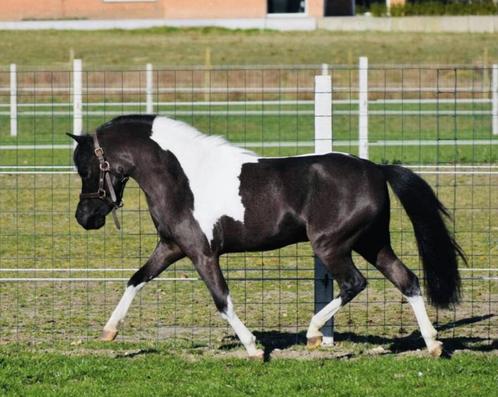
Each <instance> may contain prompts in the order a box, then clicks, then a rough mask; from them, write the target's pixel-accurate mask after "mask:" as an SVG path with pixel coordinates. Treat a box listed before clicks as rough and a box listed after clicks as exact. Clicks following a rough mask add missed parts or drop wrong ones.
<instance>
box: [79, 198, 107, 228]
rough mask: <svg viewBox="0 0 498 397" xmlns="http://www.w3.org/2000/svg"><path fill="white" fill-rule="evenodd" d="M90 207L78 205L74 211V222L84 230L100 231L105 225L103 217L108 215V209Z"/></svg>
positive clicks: (104, 206)
mask: <svg viewBox="0 0 498 397" xmlns="http://www.w3.org/2000/svg"><path fill="white" fill-rule="evenodd" d="M92 207H93V206H90V205H88V204H82V202H80V203H79V204H78V208H77V209H76V215H75V217H76V220H77V221H78V223H79V224H80V225H81V226H83V228H85V229H86V230H95V229H100V228H101V227H102V226H104V225H105V216H106V215H107V214H108V213H109V211H110V209H109V208H107V207H108V206H107V205H103V206H102V205H99V206H95V207H93V208H92Z"/></svg>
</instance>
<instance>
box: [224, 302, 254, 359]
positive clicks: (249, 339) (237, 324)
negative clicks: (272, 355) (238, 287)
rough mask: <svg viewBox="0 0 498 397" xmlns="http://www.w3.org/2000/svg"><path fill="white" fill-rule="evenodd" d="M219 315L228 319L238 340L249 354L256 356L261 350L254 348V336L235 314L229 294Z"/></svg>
mask: <svg viewBox="0 0 498 397" xmlns="http://www.w3.org/2000/svg"><path fill="white" fill-rule="evenodd" d="M221 317H223V318H224V319H225V320H227V321H228V323H229V324H230V325H231V326H232V328H233V330H234V331H235V333H236V334H237V336H238V337H239V339H240V341H241V342H242V344H243V345H244V347H245V348H246V350H247V353H248V354H249V356H258V355H260V354H262V353H263V352H262V351H261V350H258V349H257V348H256V337H255V336H254V335H253V334H252V333H251V331H249V330H248V329H247V327H246V326H245V325H244V323H243V322H242V321H240V319H239V317H238V316H237V315H236V314H235V311H234V310H233V304H232V298H230V295H228V297H227V308H226V311H225V312H224V313H221Z"/></svg>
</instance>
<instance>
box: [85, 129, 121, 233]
mask: <svg viewBox="0 0 498 397" xmlns="http://www.w3.org/2000/svg"><path fill="white" fill-rule="evenodd" d="M93 147H94V150H93V151H94V153H95V156H97V159H98V160H99V170H100V174H99V187H98V189H97V191H96V192H92V193H80V200H82V199H99V200H102V201H106V202H107V203H108V204H110V205H111V206H112V218H113V219H114V224H115V225H116V229H118V230H119V229H121V225H120V224H119V220H118V216H117V214H116V211H117V209H118V208H121V207H122V206H123V201H122V200H121V201H118V198H117V196H116V192H115V190H114V186H112V182H111V176H110V175H109V174H110V172H111V166H110V164H109V162H108V161H107V160H106V159H105V158H104V149H102V147H101V146H100V144H99V140H98V138H97V133H95V135H94V136H93ZM127 180H128V177H124V178H122V179H121V183H123V186H124V183H126V181H127ZM106 185H107V190H109V195H108V194H107V191H106V190H105V186H106Z"/></svg>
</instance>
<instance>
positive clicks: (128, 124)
mask: <svg viewBox="0 0 498 397" xmlns="http://www.w3.org/2000/svg"><path fill="white" fill-rule="evenodd" d="M155 118H156V115H152V114H128V115H124V116H118V117H115V118H113V119H112V120H110V121H108V122H107V123H104V124H102V125H101V126H100V127H98V128H97V130H96V131H97V132H98V133H99V134H102V133H105V132H107V131H112V130H115V129H116V128H119V129H120V130H123V129H127V130H128V129H132V130H133V131H135V133H137V132H142V133H146V134H147V135H150V133H151V129H152V123H153V122H154V119H155Z"/></svg>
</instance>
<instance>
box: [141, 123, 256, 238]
mask: <svg viewBox="0 0 498 397" xmlns="http://www.w3.org/2000/svg"><path fill="white" fill-rule="evenodd" d="M151 138H152V139H153V140H154V141H155V142H157V143H158V144H159V146H161V148H162V149H163V150H169V151H171V152H172V153H173V154H174V155H175V156H176V158H177V159H178V161H179V162H180V165H181V167H182V169H183V171H184V172H185V175H186V176H187V178H188V181H189V185H190V189H191V190H192V193H193V195H194V211H193V216H194V218H195V219H196V220H197V222H198V223H199V226H200V228H201V230H202V231H203V233H204V234H205V235H206V238H207V240H208V242H209V243H211V240H212V239H213V227H214V225H215V224H216V222H217V221H218V220H219V219H220V218H221V217H222V216H229V217H230V218H232V219H234V220H236V221H240V222H244V213H245V208H244V205H243V204H242V198H241V197H240V194H239V187H240V179H239V176H240V173H241V169H242V166H243V165H244V164H246V163H256V162H257V161H258V160H259V158H258V156H257V155H256V154H255V153H253V152H250V151H247V150H245V149H242V148H239V147H237V146H233V145H231V144H230V143H228V142H227V141H226V140H225V139H223V138H221V137H218V136H208V135H203V134H202V133H200V132H199V131H198V130H196V129H195V128H193V127H191V126H189V125H188V124H185V123H183V122H182V121H177V120H172V119H168V118H166V117H156V119H155V120H154V124H153V126H152V136H151Z"/></svg>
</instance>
